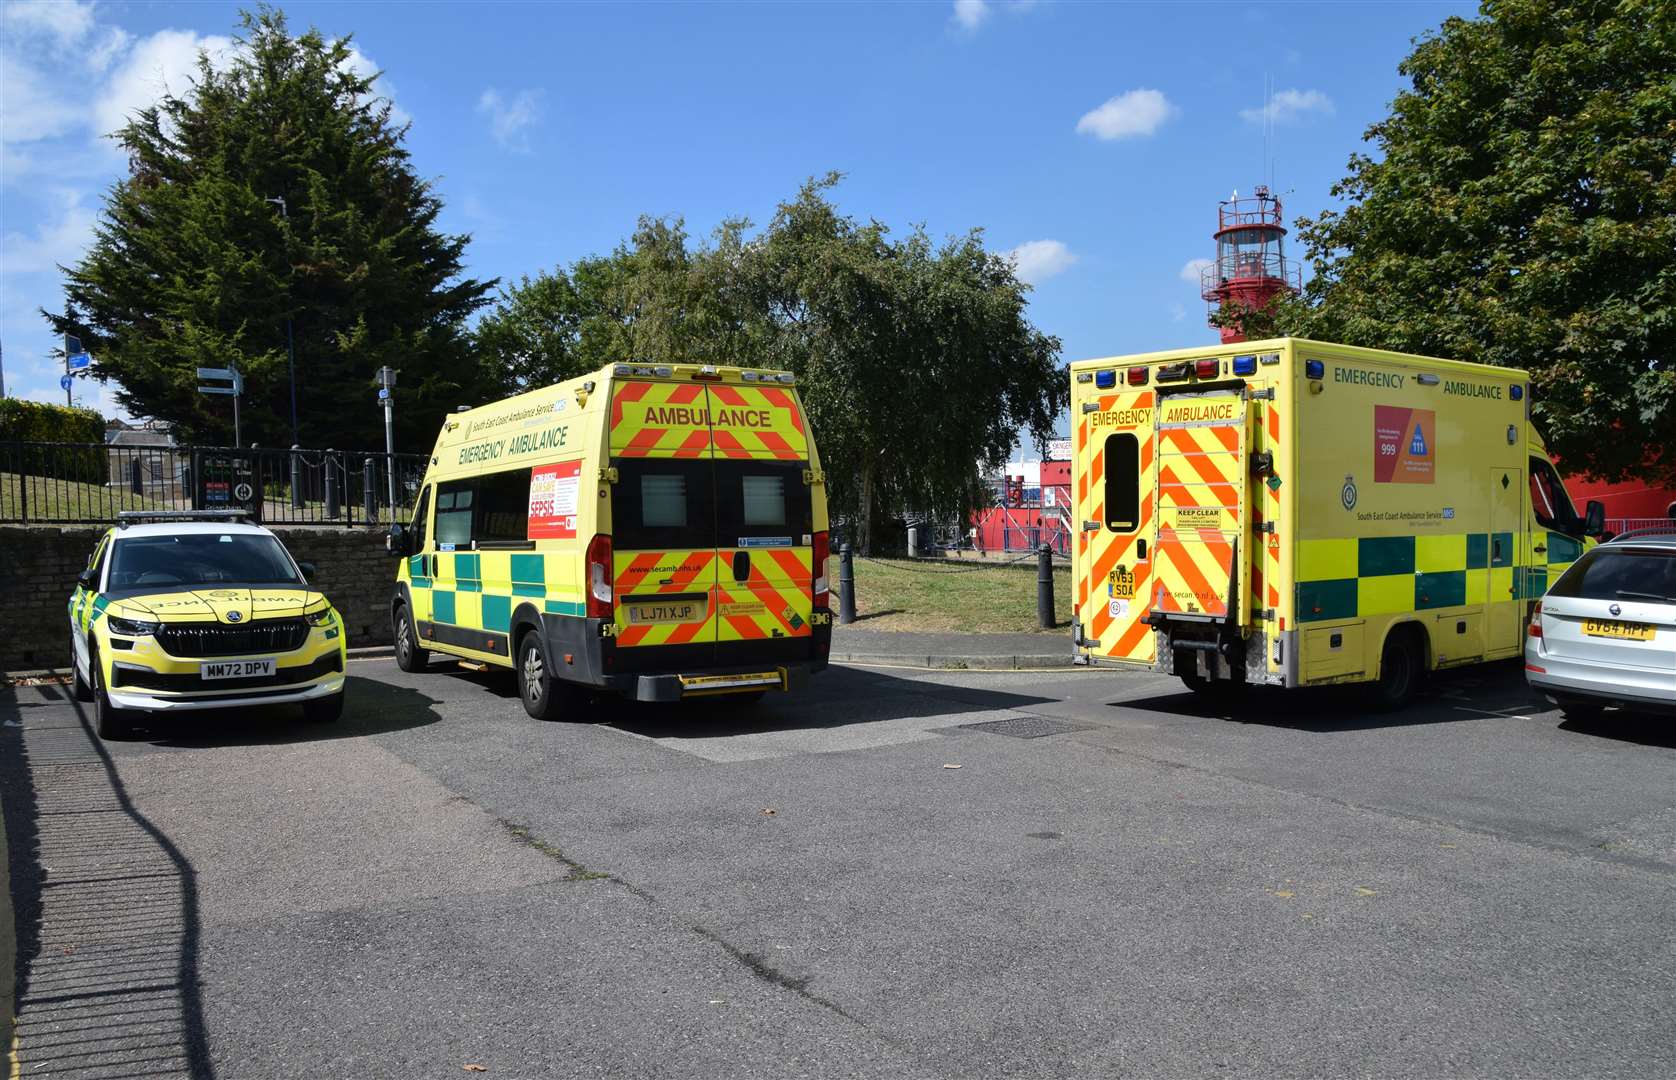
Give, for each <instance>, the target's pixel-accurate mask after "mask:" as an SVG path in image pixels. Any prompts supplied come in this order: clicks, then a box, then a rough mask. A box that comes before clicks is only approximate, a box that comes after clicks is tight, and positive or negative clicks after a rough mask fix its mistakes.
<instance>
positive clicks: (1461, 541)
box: [1071, 338, 1603, 707]
mask: <svg viewBox="0 0 1676 1080" xmlns="http://www.w3.org/2000/svg"><path fill="white" fill-rule="evenodd" d="M1071 380H1072V382H1071V389H1072V398H1071V424H1072V435H1073V439H1072V441H1073V447H1072V452H1073V457H1074V463H1073V468H1072V475H1073V485H1074V493H1073V495H1074V498H1075V501H1076V516H1075V522H1076V526H1077V535H1076V542H1075V544H1074V556H1073V557H1074V577H1075V588H1076V617H1075V621H1074V623H1073V633H1074V644H1075V647H1076V650H1077V654H1078V658H1079V660H1080V661H1081V662H1083V663H1090V662H1092V663H1111V664H1120V665H1136V666H1144V667H1150V668H1152V669H1153V670H1156V671H1162V672H1166V673H1174V674H1177V675H1179V676H1181V678H1182V679H1183V681H1184V682H1186V683H1187V685H1188V686H1189V687H1192V688H1193V689H1195V690H1206V689H1213V688H1214V689H1222V688H1228V687H1231V686H1233V685H1236V684H1240V683H1266V684H1270V685H1275V686H1318V685H1323V684H1328V683H1346V682H1370V683H1373V684H1375V686H1374V693H1375V696H1376V698H1377V699H1378V702H1379V703H1380V704H1382V705H1385V706H1387V707H1390V706H1395V705H1398V704H1401V703H1402V702H1403V701H1405V700H1406V699H1407V698H1408V697H1409V696H1410V695H1411V694H1412V693H1413V691H1414V688H1415V686H1416V684H1417V683H1418V681H1419V679H1420V678H1421V676H1422V675H1423V673H1424V672H1425V671H1427V670H1430V669H1435V668H1442V667H1453V666H1455V665H1459V664H1469V663H1474V662H1477V661H1482V660H1495V659H1499V658H1504V657H1514V656H1518V655H1519V654H1520V650H1521V648H1522V646H1523V638H1524V632H1525V623H1526V621H1527V615H1528V610H1529V608H1530V606H1531V604H1532V603H1533V602H1534V601H1535V600H1537V599H1538V598H1540V597H1541V596H1542V593H1543V591H1544V590H1545V589H1546V588H1547V585H1548V582H1549V581H1550V580H1552V577H1553V576H1554V575H1556V574H1557V573H1558V572H1559V571H1561V570H1564V569H1565V568H1566V567H1567V566H1569V565H1570V564H1571V562H1572V561H1573V560H1574V559H1576V558H1577V556H1578V555H1579V554H1580V553H1581V552H1582V551H1583V549H1584V547H1585V546H1586V545H1588V544H1590V543H1591V542H1592V541H1590V540H1589V539H1587V538H1588V537H1591V536H1595V535H1598V533H1599V531H1600V526H1601V518H1602V516H1603V515H1602V512H1601V510H1600V508H1599V506H1598V504H1595V503H1591V504H1589V513H1588V516H1587V518H1586V519H1585V518H1583V517H1580V516H1579V515H1578V514H1577V512H1576V511H1575V510H1574V509H1573V507H1572V504H1571V501H1570V499H1569V498H1568V497H1567V495H1566V491H1565V486H1564V484H1563V483H1562V482H1561V480H1560V477H1559V475H1558V474H1557V473H1556V472H1555V470H1554V467H1553V465H1552V464H1551V463H1550V460H1549V457H1548V453H1547V450H1546V448H1545V447H1544V446H1543V443H1542V439H1541V437H1540V436H1539V435H1538V434H1537V432H1536V430H1535V428H1534V427H1532V425H1531V423H1530V404H1531V402H1530V394H1529V376H1528V375H1527V374H1526V373H1525V372H1522V371H1515V370H1511V369H1508V368H1498V367H1487V366H1484V365H1480V364H1467V363H1460V362H1456V361H1452V360H1437V359H1432V358H1429V357H1420V356H1407V355H1403V354H1401V353H1393V352H1382V351H1377V350H1372V349H1359V348H1351V347H1349V346H1343V345H1329V344H1326V343H1322V342H1314V341H1305V340H1301V339H1295V338H1289V339H1277V340H1271V341H1259V342H1243V343H1240V344H1235V345H1222V346H1217V347H1212V348H1202V349H1182V350H1176V351H1173V352H1162V353H1148V354H1145V355H1139V356H1125V357H1114V358H1111V359H1105V360H1087V361H1082V362H1079V363H1076V364H1073V365H1072V366H1071Z"/></svg>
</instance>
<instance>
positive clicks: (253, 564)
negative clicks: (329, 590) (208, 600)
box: [106, 533, 303, 590]
mask: <svg viewBox="0 0 1676 1080" xmlns="http://www.w3.org/2000/svg"><path fill="white" fill-rule="evenodd" d="M302 584H303V580H302V578H300V577H298V576H297V570H296V568H295V567H294V566H293V565H292V563H291V559H290V557H289V556H288V555H286V553H285V549H284V548H283V547H281V546H280V543H279V541H278V540H276V539H274V538H273V537H271V536H263V535H260V534H255V533H184V534H181V535H178V536H130V537H126V538H121V539H118V540H117V541H116V545H115V547H114V548H113V549H112V551H111V572H110V579H109V581H108V582H107V583H106V588H107V589H111V590H118V589H158V590H163V589H196V588H202V587H204V586H213V585H296V586H301V585H302Z"/></svg>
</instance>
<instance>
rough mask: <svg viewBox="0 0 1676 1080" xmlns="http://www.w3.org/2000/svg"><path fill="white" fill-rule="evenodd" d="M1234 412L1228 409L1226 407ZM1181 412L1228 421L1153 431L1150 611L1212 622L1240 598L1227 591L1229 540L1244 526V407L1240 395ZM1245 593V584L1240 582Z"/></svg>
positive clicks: (1231, 561)
mask: <svg viewBox="0 0 1676 1080" xmlns="http://www.w3.org/2000/svg"><path fill="white" fill-rule="evenodd" d="M1230 405H1231V406H1232V408H1230V407H1229V406H1230ZM1176 408H1178V409H1179V410H1180V414H1181V415H1184V416H1188V415H1193V416H1197V415H1202V414H1204V413H1207V412H1209V413H1220V414H1222V415H1227V416H1228V417H1229V418H1228V420H1227V421H1226V422H1209V423H1207V422H1203V421H1194V422H1183V423H1179V424H1175V423H1170V422H1169V421H1168V420H1166V422H1165V423H1164V424H1161V425H1160V427H1159V430H1158V485H1157V490H1158V558H1157V567H1156V569H1155V577H1154V583H1153V588H1152V605H1153V607H1155V608H1157V609H1158V610H1160V611H1171V612H1183V613H1192V614H1199V615H1212V616H1217V617H1222V616H1226V615H1227V614H1228V604H1229V602H1230V601H1231V600H1232V601H1234V602H1235V603H1236V605H1237V602H1238V597H1237V596H1235V595H1233V594H1231V593H1230V591H1229V588H1228V586H1229V583H1230V580H1231V576H1232V573H1233V569H1234V557H1235V553H1236V547H1235V543H1234V541H1235V540H1236V539H1237V538H1238V537H1239V536H1241V535H1242V534H1243V532H1244V526H1245V517H1246V508H1245V497H1244V493H1245V468H1244V465H1245V453H1244V449H1243V445H1244V441H1245V405H1244V401H1243V398H1242V397H1241V396H1240V395H1238V394H1232V395H1211V396H1207V397H1204V398H1201V399H1197V401H1194V402H1191V403H1186V402H1184V403H1183V404H1182V405H1180V406H1176ZM1241 587H1242V588H1249V585H1247V584H1245V583H1243V582H1242V583H1241Z"/></svg>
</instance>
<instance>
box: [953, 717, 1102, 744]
mask: <svg viewBox="0 0 1676 1080" xmlns="http://www.w3.org/2000/svg"><path fill="white" fill-rule="evenodd" d="M960 726H961V727H962V728H963V729H965V730H967V731H987V732H989V733H990V734H991V735H1008V736H1011V737H1012V738H1014V739H1039V738H1041V737H1042V736H1044V735H1064V734H1065V733H1066V732H1070V731H1087V730H1088V729H1089V728H1091V727H1093V726H1094V725H1093V724H1069V723H1066V722H1065V721H1063V720H1050V719H1048V718H1047V717H1045V716H1012V717H1008V718H1007V719H1005V720H986V721H984V722H983V723H981V724H961V725H960Z"/></svg>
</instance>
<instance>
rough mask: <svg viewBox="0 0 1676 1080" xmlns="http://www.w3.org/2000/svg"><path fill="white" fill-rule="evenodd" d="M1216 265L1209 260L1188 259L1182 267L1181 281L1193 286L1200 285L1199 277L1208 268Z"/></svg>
mask: <svg viewBox="0 0 1676 1080" xmlns="http://www.w3.org/2000/svg"><path fill="white" fill-rule="evenodd" d="M1214 265H1215V264H1214V263H1213V262H1211V260H1209V259H1188V260H1187V261H1186V262H1185V263H1183V264H1182V267H1181V280H1183V281H1185V282H1188V283H1189V284H1192V285H1197V284H1199V275H1200V274H1201V273H1203V272H1204V270H1205V268H1206V267H1208V266H1214Z"/></svg>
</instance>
